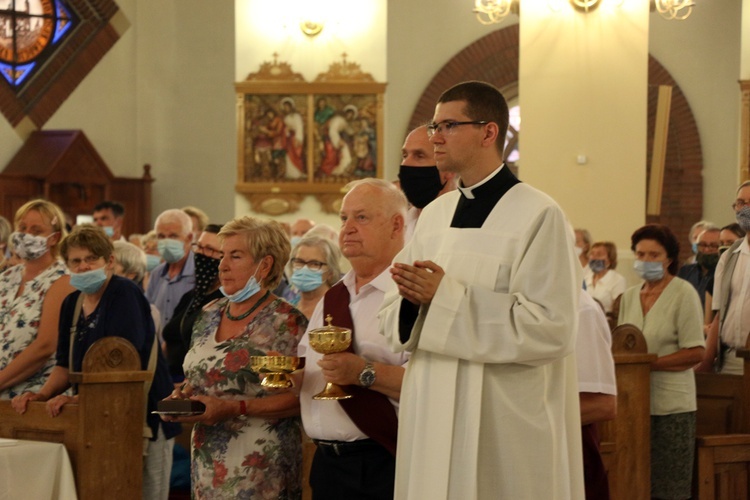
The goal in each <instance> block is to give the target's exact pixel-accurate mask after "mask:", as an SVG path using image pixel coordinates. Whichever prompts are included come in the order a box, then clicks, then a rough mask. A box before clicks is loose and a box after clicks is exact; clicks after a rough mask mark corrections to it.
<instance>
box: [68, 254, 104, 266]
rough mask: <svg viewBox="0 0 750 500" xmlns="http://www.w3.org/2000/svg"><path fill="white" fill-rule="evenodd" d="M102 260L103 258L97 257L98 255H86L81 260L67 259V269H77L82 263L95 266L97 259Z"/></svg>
mask: <svg viewBox="0 0 750 500" xmlns="http://www.w3.org/2000/svg"><path fill="white" fill-rule="evenodd" d="M103 258H104V257H99V256H98V255H87V256H86V257H84V258H82V259H68V267H69V268H71V269H78V268H79V267H81V264H83V263H84V262H85V263H86V264H88V265H91V264H96V262H97V261H98V260H99V259H103Z"/></svg>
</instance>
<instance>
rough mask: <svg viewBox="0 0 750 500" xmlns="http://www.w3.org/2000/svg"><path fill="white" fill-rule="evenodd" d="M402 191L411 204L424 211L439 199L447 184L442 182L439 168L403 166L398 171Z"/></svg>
mask: <svg viewBox="0 0 750 500" xmlns="http://www.w3.org/2000/svg"><path fill="white" fill-rule="evenodd" d="M398 180H399V181H400V182H401V189H402V190H403V192H404V194H405V195H406V199H407V200H409V203H411V204H412V205H414V206H415V207H417V208H419V209H422V208H424V207H426V206H427V204H428V203H430V202H431V201H433V200H434V199H435V198H437V196H438V193H440V190H441V189H443V188H444V187H445V183H441V182H440V172H439V171H438V169H437V167H409V166H406V165H401V166H400V167H399V170H398Z"/></svg>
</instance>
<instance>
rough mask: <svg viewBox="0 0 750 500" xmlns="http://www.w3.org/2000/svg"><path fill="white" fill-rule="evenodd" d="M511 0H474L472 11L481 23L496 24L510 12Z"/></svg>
mask: <svg viewBox="0 0 750 500" xmlns="http://www.w3.org/2000/svg"><path fill="white" fill-rule="evenodd" d="M512 6H513V0H474V10H473V12H474V13H475V14H476V15H477V20H478V21H479V22H480V23H482V24H496V23H500V22H502V21H503V19H505V18H506V16H507V15H508V14H510V12H511V7H512Z"/></svg>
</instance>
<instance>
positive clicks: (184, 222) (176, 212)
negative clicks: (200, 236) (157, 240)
mask: <svg viewBox="0 0 750 500" xmlns="http://www.w3.org/2000/svg"><path fill="white" fill-rule="evenodd" d="M171 222H176V223H177V224H179V225H180V227H181V228H182V232H181V234H180V235H181V236H187V235H188V234H190V233H192V232H193V221H192V220H191V219H190V216H189V215H188V214H187V213H186V212H183V211H182V210H180V209H178V208H170V209H168V210H165V211H163V212H162V213H160V214H159V216H158V217H157V218H156V221H155V222H154V230H156V228H157V227H159V224H169V223H171ZM157 232H158V231H157Z"/></svg>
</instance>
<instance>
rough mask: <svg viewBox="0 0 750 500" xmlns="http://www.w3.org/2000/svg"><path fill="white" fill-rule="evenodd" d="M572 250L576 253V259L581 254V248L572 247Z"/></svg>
mask: <svg viewBox="0 0 750 500" xmlns="http://www.w3.org/2000/svg"><path fill="white" fill-rule="evenodd" d="M573 250H575V252H576V257H580V256H581V254H582V253H583V248H581V247H573Z"/></svg>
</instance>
